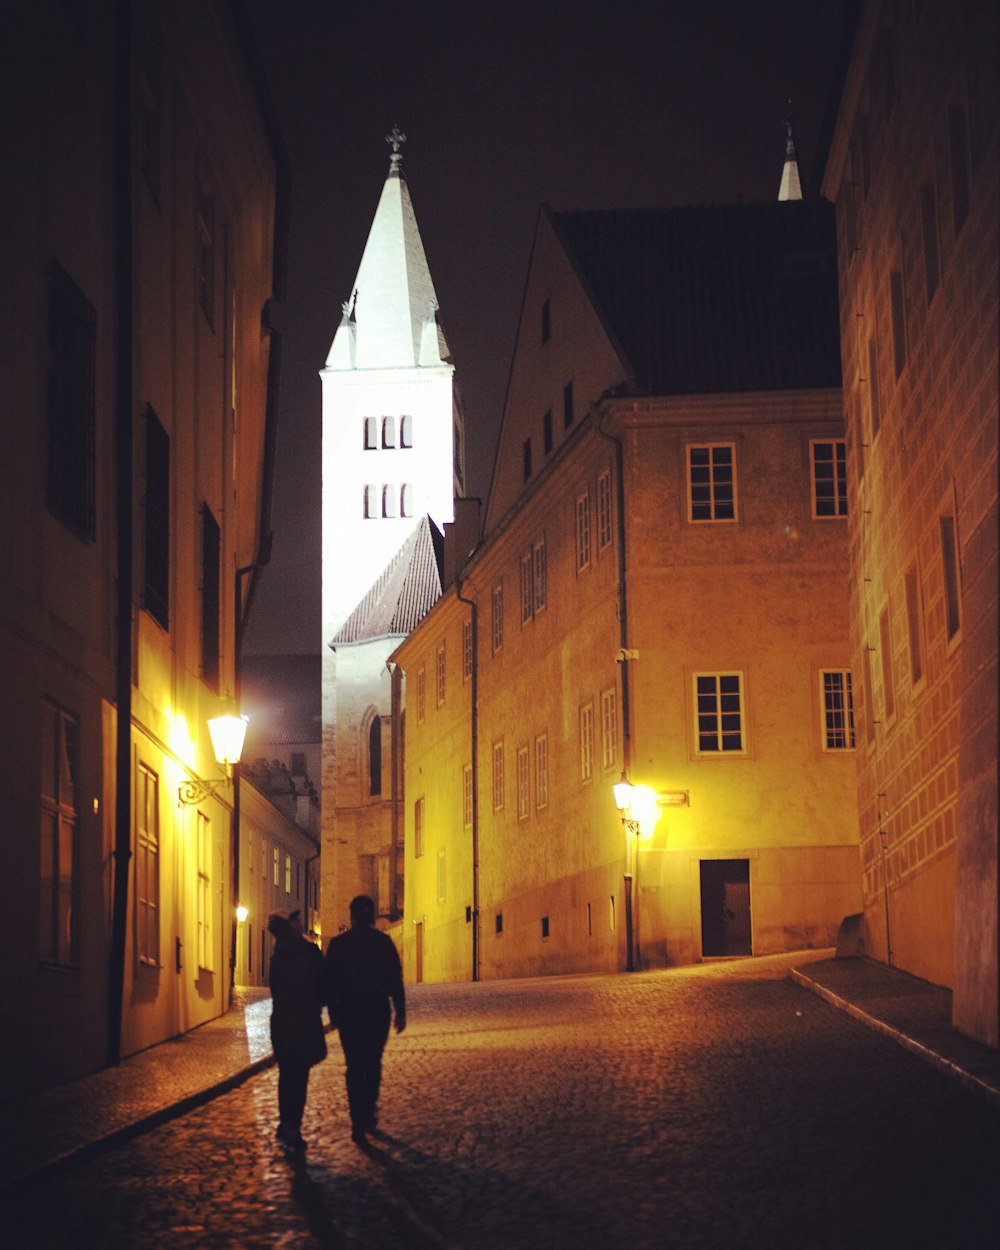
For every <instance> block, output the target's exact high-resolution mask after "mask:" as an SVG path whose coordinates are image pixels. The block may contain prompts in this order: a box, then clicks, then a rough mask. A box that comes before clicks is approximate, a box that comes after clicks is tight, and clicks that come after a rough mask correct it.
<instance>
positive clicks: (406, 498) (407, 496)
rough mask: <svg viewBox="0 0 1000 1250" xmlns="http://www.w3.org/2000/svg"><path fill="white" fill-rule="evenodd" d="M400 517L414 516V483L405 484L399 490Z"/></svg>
mask: <svg viewBox="0 0 1000 1250" xmlns="http://www.w3.org/2000/svg"><path fill="white" fill-rule="evenodd" d="M399 515H400V516H413V483H412V482H404V483H403V485H402V486H401V487H400V488H399Z"/></svg>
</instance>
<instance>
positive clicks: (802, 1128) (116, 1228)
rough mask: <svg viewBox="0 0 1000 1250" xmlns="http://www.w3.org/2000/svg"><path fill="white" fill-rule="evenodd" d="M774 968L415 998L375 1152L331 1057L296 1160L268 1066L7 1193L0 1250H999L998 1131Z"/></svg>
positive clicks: (320, 1073)
mask: <svg viewBox="0 0 1000 1250" xmlns="http://www.w3.org/2000/svg"><path fill="white" fill-rule="evenodd" d="M785 971H786V970H785V967H783V966H781V965H780V964H772V965H768V964H767V961H761V962H754V963H752V964H751V963H747V964H726V965H716V966H714V967H711V968H698V969H684V970H673V971H670V972H666V973H643V974H638V975H636V976H633V977H625V976H609V977H576V978H560V979H555V980H537V981H528V982H504V983H484V984H481V985H460V986H421V987H417V988H416V989H415V990H414V991H412V992H411V1012H410V1026H409V1028H408V1030H407V1032H406V1033H404V1034H403V1035H402V1037H398V1038H397V1037H395V1036H393V1037H392V1038H391V1040H390V1043H389V1047H388V1050H387V1053H386V1063H385V1084H384V1090H383V1098H382V1105H381V1123H382V1125H383V1128H384V1131H383V1132H380V1133H379V1134H378V1135H376V1136H374V1137H373V1138H372V1140H371V1144H370V1149H369V1150H368V1151H366V1152H363V1151H361V1150H359V1149H358V1148H357V1147H356V1146H354V1145H353V1144H352V1143H351V1141H350V1138H349V1135H348V1129H349V1125H348V1118H347V1111H346V1101H345V1097H344V1089H343V1065H342V1060H341V1057H340V1051H339V1046H338V1045H337V1044H336V1040H335V1038H332V1037H331V1039H330V1040H331V1043H332V1045H331V1047H330V1058H329V1059H328V1060H327V1061H326V1063H324V1064H323V1065H321V1066H320V1067H319V1068H318V1069H314V1072H313V1078H312V1082H311V1087H310V1099H309V1106H308V1109H307V1113H306V1121H305V1123H304V1125H303V1132H304V1133H305V1135H306V1137H307V1139H308V1140H309V1142H310V1148H309V1151H308V1154H307V1155H306V1157H305V1159H304V1160H302V1161H300V1162H297V1163H290V1162H289V1161H288V1160H286V1159H285V1158H284V1157H283V1156H282V1155H281V1154H279V1153H278V1152H277V1151H276V1150H275V1148H274V1138H273V1133H274V1127H275V1103H276V1089H275V1086H276V1074H275V1072H274V1070H273V1069H272V1070H269V1071H267V1072H264V1073H262V1074H260V1075H258V1076H256V1077H254V1078H253V1079H252V1080H250V1081H248V1082H247V1083H246V1084H245V1085H243V1086H241V1087H240V1088H238V1089H236V1090H233V1091H232V1092H230V1093H228V1094H225V1095H223V1096H221V1097H219V1098H217V1099H215V1100H214V1101H213V1102H212V1103H210V1104H209V1105H207V1106H205V1107H202V1108H200V1109H198V1110H196V1111H193V1112H191V1113H190V1114H188V1115H186V1116H184V1117H183V1118H181V1119H179V1120H177V1121H175V1122H173V1123H170V1124H167V1125H164V1126H163V1127H161V1128H159V1129H156V1130H154V1131H152V1132H150V1133H148V1134H146V1135H145V1136H143V1137H141V1138H139V1139H137V1140H135V1141H132V1142H130V1143H128V1144H127V1145H125V1146H123V1147H122V1148H120V1149H116V1150H114V1151H111V1152H109V1153H107V1154H105V1155H103V1156H101V1157H99V1158H96V1159H92V1160H90V1161H88V1162H85V1163H81V1164H80V1165H78V1166H74V1167H73V1168H72V1169H69V1170H67V1171H66V1172H65V1173H63V1174H61V1175H57V1176H53V1177H50V1178H49V1179H47V1180H45V1181H43V1182H40V1183H39V1184H37V1185H35V1186H32V1187H31V1188H30V1189H28V1190H27V1191H26V1192H25V1193H23V1194H21V1195H19V1196H17V1197H16V1198H14V1199H12V1200H11V1201H12V1206H11V1209H10V1211H9V1212H8V1213H6V1214H5V1218H6V1219H7V1227H8V1228H10V1227H11V1221H14V1223H15V1225H16V1228H17V1236H16V1238H15V1240H13V1241H11V1242H9V1243H8V1244H12V1245H16V1246H18V1247H19V1250H20V1248H21V1247H26V1248H27V1247H37V1248H39V1250H49V1248H50V1247H51V1248H56V1247H58V1248H59V1250H64V1248H65V1250H70V1248H72V1247H81V1248H83V1247H91V1246H94V1247H102V1250H103V1248H107V1250H116V1248H117V1247H128V1248H129V1250H131V1248H133V1247H143V1248H144V1250H145V1248H146V1247H149V1248H159V1247H170V1248H171V1250H187V1248H188V1247H192V1248H194V1247H197V1248H200V1247H205V1248H206V1250H207V1248H209V1247H211V1248H216V1247H218V1248H223V1247H226V1248H228V1247H233V1248H234V1250H235V1248H237V1247H239V1248H240V1250H243V1248H254V1250H255V1248H256V1247H269V1248H273V1247H282V1248H284V1247H296V1248H302V1250H312V1248H313V1247H320V1248H322V1250H328V1248H335V1247H355V1246H362V1245H364V1246H373V1247H380V1248H382V1247H386V1248H390V1250H391V1248H393V1247H415V1248H416V1250H422V1248H423V1247H434V1248H438V1247H460V1248H463V1250H464V1248H469V1250H473V1248H474V1250H501V1248H503V1250H507V1248H517V1250H521V1248H524V1250H532V1248H533V1247H554V1248H557V1250H561V1248H566V1250H569V1248H570V1247H574V1248H583V1250H586V1248H588V1247H595V1248H596V1247H601V1248H604V1247H608V1248H611V1250H614V1248H617V1247H634V1248H638V1250H643V1248H646V1247H669V1248H676V1250H688V1248H690V1250H702V1248H704V1250H715V1248H716V1247H718V1248H720V1250H721V1248H722V1247H726V1250H740V1248H743V1250H777V1248H782V1247H788V1248H789V1250H827V1248H830V1250H833V1248H835V1247H836V1248H838V1250H839V1248H840V1247H846V1246H850V1247H852V1250H856V1248H865V1247H870V1248H872V1250H874V1248H876V1247H877V1248H879V1250H883V1248H884V1250H889V1248H891V1250H896V1247H906V1248H907V1250H921V1248H924V1247H926V1248H927V1250H932V1248H933V1250H944V1248H947V1250H972V1248H973V1247H975V1248H977V1250H979V1248H980V1247H1000V1194H998V1189H1000V1186H997V1184H996V1181H995V1177H996V1172H997V1165H998V1163H1000V1115H998V1114H997V1113H996V1111H994V1110H993V1108H991V1107H989V1106H987V1105H985V1104H983V1103H982V1102H980V1101H978V1100H976V1099H974V1098H973V1097H971V1096H970V1095H969V1094H967V1093H966V1092H965V1091H963V1090H962V1089H961V1088H959V1087H957V1086H956V1085H954V1084H953V1083H950V1082H949V1081H947V1080H946V1079H945V1078H944V1077H943V1076H941V1075H940V1074H939V1073H938V1072H936V1071H934V1070H933V1069H932V1068H930V1067H928V1066H927V1065H926V1064H924V1063H921V1062H920V1061H919V1060H918V1059H916V1058H914V1057H913V1056H911V1055H909V1054H907V1053H906V1052H904V1051H902V1050H901V1049H900V1048H899V1047H898V1046H896V1045H894V1044H893V1043H892V1042H890V1041H888V1040H887V1039H885V1038H884V1037H882V1036H880V1035H879V1034H877V1033H874V1032H873V1031H871V1030H869V1029H866V1028H865V1027H864V1026H863V1025H861V1024H858V1023H857V1022H856V1021H854V1020H852V1019H851V1018H850V1017H848V1016H846V1015H844V1014H843V1013H840V1012H838V1011H836V1010H835V1009H834V1008H832V1007H830V1006H829V1005H827V1004H826V1003H824V1002H822V1001H821V1000H819V999H817V998H816V997H814V996H813V995H811V994H809V993H808V992H807V991H805V990H803V989H802V988H800V987H799V986H797V985H795V984H794V983H793V982H792V981H790V980H789V979H787V977H786V975H785Z"/></svg>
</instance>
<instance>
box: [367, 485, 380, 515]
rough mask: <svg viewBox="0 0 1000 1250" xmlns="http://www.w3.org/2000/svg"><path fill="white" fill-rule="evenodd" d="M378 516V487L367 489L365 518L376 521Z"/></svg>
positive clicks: (368, 487)
mask: <svg viewBox="0 0 1000 1250" xmlns="http://www.w3.org/2000/svg"><path fill="white" fill-rule="evenodd" d="M377 516H378V487H377V486H371V485H369V486H366V487H365V518H366V520H369V521H371V520H374V518H375V517H377Z"/></svg>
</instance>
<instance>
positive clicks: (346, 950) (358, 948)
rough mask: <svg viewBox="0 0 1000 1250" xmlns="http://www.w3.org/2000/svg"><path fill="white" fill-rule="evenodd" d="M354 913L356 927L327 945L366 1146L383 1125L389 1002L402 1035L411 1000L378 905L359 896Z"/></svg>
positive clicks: (352, 1099)
mask: <svg viewBox="0 0 1000 1250" xmlns="http://www.w3.org/2000/svg"><path fill="white" fill-rule="evenodd" d="M350 912H351V927H350V928H349V929H348V930H347V932H346V933H341V934H340V935H339V936H338V937H335V938H334V939H333V941H332V942H331V943H330V945H329V946H328V947H327V951H326V1002H327V1006H328V1007H329V1010H330V1020H331V1022H332V1023H333V1024H334V1025H335V1026H336V1028H337V1029H338V1030H339V1032H340V1044H341V1046H342V1047H343V1048H344V1061H345V1063H346V1064H347V1105H348V1107H349V1109H350V1113H351V1137H352V1138H353V1140H354V1141H356V1142H359V1143H361V1142H363V1141H364V1140H365V1133H366V1132H368V1131H370V1130H371V1129H374V1128H375V1127H376V1125H377V1123H378V1119H377V1116H378V1093H379V1086H380V1085H381V1082H382V1051H383V1050H384V1049H385V1043H386V1039H387V1038H388V1036H389V1000H390V999H391V1000H392V1005H393V1007H394V1008H395V1012H396V1032H397V1033H402V1031H403V1030H404V1029H405V1028H406V997H405V994H404V992H403V969H402V967H401V966H400V962H399V955H398V953H397V951H396V947H395V946H394V945H393V941H392V938H390V937H389V936H388V934H385V933H382V932H380V931H379V930H378V929H376V928H375V904H374V903H373V902H372V900H371V899H370V898H369V897H368V895H367V894H359V895H358V897H357V898H354V899H352V900H351V904H350Z"/></svg>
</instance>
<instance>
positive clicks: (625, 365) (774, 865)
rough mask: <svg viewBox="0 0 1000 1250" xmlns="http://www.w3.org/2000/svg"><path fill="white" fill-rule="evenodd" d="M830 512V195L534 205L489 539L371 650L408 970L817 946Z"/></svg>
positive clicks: (838, 494)
mask: <svg viewBox="0 0 1000 1250" xmlns="http://www.w3.org/2000/svg"><path fill="white" fill-rule="evenodd" d="M846 508H847V499H846V481H845V455H844V433H843V420H842V412H841V400H840V388H839V361H838V343H837V305H836V287H835V262H834V257H833V219H832V213H831V212H830V210H829V206H825V205H807V204H803V203H801V202H791V203H781V204H777V203H776V204H768V205H737V206H728V207H720V208H715V209H673V210H665V211H660V212H636V213H628V212H621V213H613V212H603V213H581V214H553V213H551V212H549V211H548V210H547V209H543V211H542V213H541V215H540V218H539V223H538V228H537V231H536V236H535V242H534V247H533V252H532V259H531V264H530V267H529V273H528V278H527V283H526V288H525V294H524V303H523V309H522V317H521V322H520V328H519V333H518V338H517V344H516V348H515V354H514V361H513V366H512V370H511V376H510V382H509V387H508V394H507V401H506V407H505V415H504V422H503V427H502V431H501V436H500V441H499V447H498V452H497V460H496V466H495V470H494V477H493V484H492V489H491V493H490V498H489V501H488V505H487V509H486V519H485V538H484V540H483V542H482V543H481V544H480V546H479V547H478V548H477V550H476V551H475V552H474V554H473V556H472V558H471V559H470V560H469V561H468V562H467V563H465V566H464V567H463V568H461V569H460V570H459V571H458V574H457V577H456V579H455V580H454V581H453V582H452V583H451V585H450V588H449V589H448V590H447V591H446V593H445V595H444V596H443V598H442V599H441V600H440V601H439V602H438V604H437V605H436V606H435V607H434V608H433V610H432V611H431V612H430V613H429V614H428V615H427V616H426V617H425V619H424V620H423V621H422V622H421V624H420V625H419V626H418V627H417V628H416V629H415V630H414V632H413V633H412V634H411V635H410V637H409V638H408V639H407V640H406V641H405V642H404V643H403V644H402V646H400V647H399V648H398V649H397V650H396V652H395V653H394V656H393V660H394V661H395V662H397V663H398V664H399V665H400V667H401V668H402V669H403V670H404V671H405V677H406V707H407V711H406V728H405V838H404V843H405V853H406V870H405V891H406V894H405V907H404V914H405V934H404V943H403V946H404V962H405V967H406V972H407V975H408V976H409V977H410V978H411V979H416V980H422V979H426V980H441V979H452V978H456V977H463V976H464V977H505V976H525V975H534V974H538V973H553V972H573V971H584V970H597V969H615V968H625V967H628V966H641V967H647V966H663V965H666V964H672V963H685V962H691V961H693V960H698V959H702V958H710V957H713V956H722V955H739V954H751V953H753V954H763V953H768V952H774V951H781V950H788V949H797V948H800V947H807V946H826V945H830V944H832V943H833V942H834V941H835V938H836V934H837V930H838V926H839V924H840V922H841V920H842V919H843V917H844V916H846V915H848V914H852V913H856V912H857V911H859V910H860V888H859V870H858V839H857V818H856V812H855V806H854V793H855V775H854V751H855V739H854V728H853V712H852V675H851V669H850V659H849V644H848V628H847V591H846V569H847V539H846ZM449 580H450V579H448V578H447V577H446V579H445V581H446V584H447V583H448V581H449ZM623 775H624V777H625V778H627V780H628V781H629V782H630V783H631V784H632V785H633V786H634V787H636V788H637V790H636V791H635V793H634V796H633V800H632V806H631V807H629V808H628V810H627V811H626V812H625V817H626V819H625V820H624V821H623V820H622V819H621V818H620V815H619V812H618V810H616V804H615V798H614V795H613V791H612V787H613V784H614V783H615V782H618V781H619V780H621V779H622V778H623Z"/></svg>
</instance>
